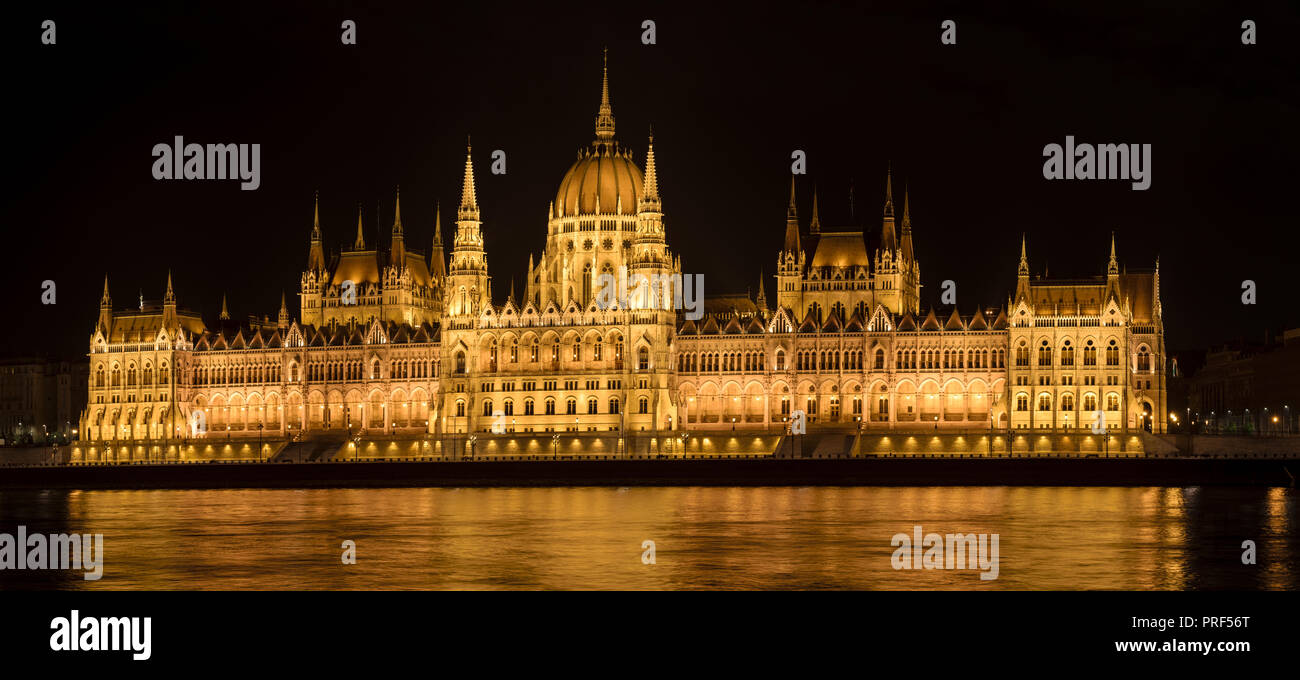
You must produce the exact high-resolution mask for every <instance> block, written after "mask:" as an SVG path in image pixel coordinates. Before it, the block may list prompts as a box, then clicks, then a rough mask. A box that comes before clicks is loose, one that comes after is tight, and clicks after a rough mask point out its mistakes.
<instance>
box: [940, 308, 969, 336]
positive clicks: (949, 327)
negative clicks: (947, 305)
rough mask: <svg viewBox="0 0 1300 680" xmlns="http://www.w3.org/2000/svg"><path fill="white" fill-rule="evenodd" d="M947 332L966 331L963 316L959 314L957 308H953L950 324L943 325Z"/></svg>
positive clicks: (949, 319)
mask: <svg viewBox="0 0 1300 680" xmlns="http://www.w3.org/2000/svg"><path fill="white" fill-rule="evenodd" d="M943 329H944V330H945V331H964V330H966V324H965V323H963V322H962V320H961V315H960V314H958V313H957V308H956V307H953V308H952V314H950V315H949V316H948V322H947V323H945V324H944V325H943Z"/></svg>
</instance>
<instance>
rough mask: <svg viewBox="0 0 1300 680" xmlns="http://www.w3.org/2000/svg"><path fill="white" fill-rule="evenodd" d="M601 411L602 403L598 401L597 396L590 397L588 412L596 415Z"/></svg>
mask: <svg viewBox="0 0 1300 680" xmlns="http://www.w3.org/2000/svg"><path fill="white" fill-rule="evenodd" d="M599 412H600V405H599V403H598V402H597V401H596V398H595V397H591V398H590V399H588V400H587V414H588V415H596V414H597V413H599Z"/></svg>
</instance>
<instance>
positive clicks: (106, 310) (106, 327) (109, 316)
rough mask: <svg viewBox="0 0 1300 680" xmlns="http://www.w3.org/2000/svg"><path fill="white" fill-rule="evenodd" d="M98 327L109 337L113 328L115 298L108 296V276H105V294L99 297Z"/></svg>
mask: <svg viewBox="0 0 1300 680" xmlns="http://www.w3.org/2000/svg"><path fill="white" fill-rule="evenodd" d="M97 326H98V327H99V329H100V330H102V331H103V332H104V335H108V333H109V331H111V330H112V328H113V298H111V297H109V295H108V274H105V275H104V294H103V295H101V296H99V322H98V323H97Z"/></svg>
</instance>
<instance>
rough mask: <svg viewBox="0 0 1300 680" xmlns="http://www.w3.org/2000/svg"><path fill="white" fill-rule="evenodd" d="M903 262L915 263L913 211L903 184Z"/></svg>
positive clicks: (905, 186)
mask: <svg viewBox="0 0 1300 680" xmlns="http://www.w3.org/2000/svg"><path fill="white" fill-rule="evenodd" d="M902 248H903V261H904V262H913V261H914V260H915V258H914V257H913V255H912V210H911V206H910V205H908V196H907V184H906V183H905V184H903V243H902Z"/></svg>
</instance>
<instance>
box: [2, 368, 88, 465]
mask: <svg viewBox="0 0 1300 680" xmlns="http://www.w3.org/2000/svg"><path fill="white" fill-rule="evenodd" d="M88 375H89V365H88V364H87V363H86V362H75V361H51V360H47V359H39V358H19V359H6V360H4V361H0V439H3V440H4V442H5V443H6V444H12V443H41V442H45V441H46V440H47V438H49V439H56V438H64V439H73V438H75V435H74V434H73V431H74V430H75V429H76V428H77V426H78V421H79V420H80V419H81V411H82V409H83V408H84V407H85V404H86V390H87V381H88Z"/></svg>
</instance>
